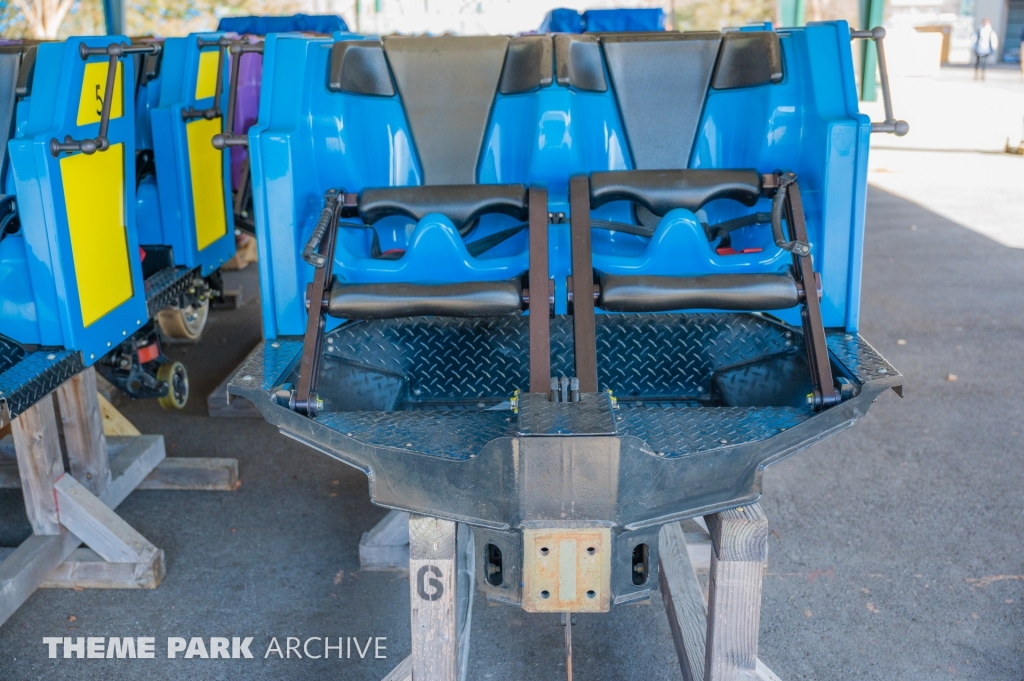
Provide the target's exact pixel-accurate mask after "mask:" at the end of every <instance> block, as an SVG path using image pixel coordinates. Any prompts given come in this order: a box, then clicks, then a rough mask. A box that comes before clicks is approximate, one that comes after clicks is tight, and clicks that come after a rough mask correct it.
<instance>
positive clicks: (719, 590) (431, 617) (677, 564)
mask: <svg viewBox="0 0 1024 681" xmlns="http://www.w3.org/2000/svg"><path fill="white" fill-rule="evenodd" d="M458 529H459V532H457V530H456V524H455V523H453V522H449V521H443V520H438V519H436V518H427V517H423V516H415V515H413V516H410V515H409V514H408V513H405V512H402V511H390V512H389V513H388V514H387V515H386V516H385V517H384V518H383V519H382V520H381V521H380V522H379V523H377V525H376V526H375V527H374V528H373V529H371V530H370V531H369V532H365V533H364V534H363V539H362V541H361V542H360V544H359V555H360V564H361V566H362V569H363V570H388V569H396V562H397V557H398V556H399V555H402V554H403V552H406V554H405V555H408V566H409V587H410V615H411V621H412V655H410V656H409V657H408V658H406V659H405V660H403V661H402V662H401V664H399V665H398V666H397V667H395V668H394V669H393V670H392V671H391V673H390V674H388V675H387V676H386V677H385V678H384V680H383V681H412V679H414V678H415V681H424V680H429V681H456V680H457V679H464V678H465V670H466V661H467V658H468V652H469V630H470V625H471V620H472V605H471V604H472V596H473V588H474V585H473V583H472V582H473V580H472V576H473V567H472V565H473V564H472V560H473V551H474V547H473V542H472V535H471V533H470V532H469V531H468V529H466V528H465V526H461V525H460V526H458ZM659 553H660V556H661V562H660V567H661V569H660V570H659V589H660V591H661V598H662V601H663V602H664V604H665V611H666V614H667V615H668V620H669V627H670V628H671V630H672V638H673V641H674V643H675V648H676V653H677V655H678V656H679V666H680V670H681V671H682V676H683V679H684V681H780V679H779V677H778V676H776V675H775V674H774V673H773V672H772V671H771V670H770V669H768V667H767V666H765V664H764V663H763V662H761V660H759V659H758V658H757V639H758V631H759V626H760V620H761V579H762V575H763V572H764V569H765V565H766V562H767V557H768V520H767V518H766V517H765V515H764V512H763V511H762V510H761V507H760V505H759V504H753V505H751V506H746V507H743V508H738V509H733V510H730V511H723V512H721V513H716V514H713V515H709V516H707V517H706V518H704V519H699V518H698V519H694V520H687V521H684V522H682V523H678V522H675V523H669V524H668V525H666V526H664V527H663V528H662V530H661V535H660V537H659ZM456 565H457V566H458V569H456ZM702 574H705V575H707V577H708V585H707V593H706V594H705V592H704V589H703V588H702V586H701V580H700V575H702ZM463 594H465V596H463ZM463 597H464V598H465V600H466V603H465V604H463V603H462V601H461V599H462V598H463ZM463 613H464V614H463ZM456 631H459V632H461V633H460V635H459V636H458V637H456V636H455V632H456Z"/></svg>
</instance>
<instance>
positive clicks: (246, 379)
mask: <svg viewBox="0 0 1024 681" xmlns="http://www.w3.org/2000/svg"><path fill="white" fill-rule="evenodd" d="M242 380H243V381H251V380H252V376H242Z"/></svg>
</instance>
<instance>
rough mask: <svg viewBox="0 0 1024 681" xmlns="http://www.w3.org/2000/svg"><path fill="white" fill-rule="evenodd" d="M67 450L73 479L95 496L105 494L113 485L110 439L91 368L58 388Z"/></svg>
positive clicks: (93, 371)
mask: <svg viewBox="0 0 1024 681" xmlns="http://www.w3.org/2000/svg"><path fill="white" fill-rule="evenodd" d="M57 401H58V402H59V403H60V419H61V421H62V422H63V423H64V446H65V449H66V450H67V453H68V464H69V466H70V468H71V475H73V476H75V478H76V479H77V480H78V481H79V482H80V483H82V485H84V486H85V488H86V489H87V490H89V491H90V492H92V493H93V494H103V491H104V490H105V489H107V485H109V484H110V461H109V459H108V457H107V438H106V436H105V435H104V434H103V416H102V412H101V411H100V403H99V395H98V394H97V393H96V370H95V369H93V368H91V367H90V368H88V369H86V370H85V371H83V372H82V373H80V374H77V375H76V376H72V377H71V378H70V379H68V380H67V381H66V382H65V383H64V384H63V385H61V386H60V387H59V388H57Z"/></svg>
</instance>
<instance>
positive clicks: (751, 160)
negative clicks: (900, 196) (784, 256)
mask: <svg viewBox="0 0 1024 681" xmlns="http://www.w3.org/2000/svg"><path fill="white" fill-rule="evenodd" d="M779 35H780V38H781V43H782V54H783V58H784V73H785V77H784V80H783V82H782V83H780V84H777V85H763V86H759V87H753V88H744V89H739V90H727V91H716V90H712V91H711V93H710V94H709V96H708V101H707V104H706V107H705V113H704V120H703V122H702V124H701V128H700V132H699V133H698V138H697V144H696V148H695V150H694V155H693V159H692V162H691V167H695V168H745V167H747V168H750V167H752V168H757V169H758V170H759V171H760V172H771V171H773V170H775V169H778V168H784V169H787V170H792V171H794V172H795V173H796V174H797V176H798V177H799V179H800V188H801V194H802V196H803V199H804V210H805V214H806V218H807V227H808V233H809V237H810V240H811V246H812V256H813V258H814V265H815V270H817V271H819V272H821V275H822V288H823V298H822V315H823V318H824V322H825V326H827V327H845V328H848V329H850V330H854V329H855V328H856V320H857V309H858V307H859V289H860V257H861V256H860V248H859V244H860V243H862V241H863V228H864V201H863V199H864V197H863V187H864V185H865V182H866V162H867V154H866V152H867V145H868V135H869V134H870V125H866V120H865V119H864V117H863V116H861V115H860V114H859V113H857V108H856V91H855V89H854V85H853V80H852V79H853V68H852V58H851V55H850V48H849V28H848V26H847V25H846V23H845V22H835V23H825V24H817V25H811V26H808V27H806V28H804V29H790V30H785V31H780V32H779ZM851 97H852V98H853V99H852V101H851ZM768 205H769V204H768V202H767V201H763V202H762V204H761V205H759V206H758V207H757V210H761V211H763V210H767V209H768ZM739 210H740V209H739V208H738V207H737V206H736V204H731V205H728V202H715V203H713V204H709V205H708V206H707V207H706V209H705V211H704V212H705V216H704V217H706V218H707V221H708V222H712V223H714V222H720V221H722V220H725V219H728V218H731V217H735V215H737V214H738V211H739ZM734 244H736V247H737V248H740V247H757V248H763V249H764V251H763V254H769V253H771V252H772V251H777V249H776V248H775V247H774V245H773V244H772V243H771V240H770V236H769V234H768V233H767V231H766V228H765V227H750V228H746V229H744V230H741V232H739V233H737V236H736V237H735V238H734ZM853 247H855V248H853ZM775 255H777V253H775ZM740 257H741V256H729V258H728V261H729V262H736V263H737V264H739V261H738V260H734V258H740ZM765 260H766V261H767V260H771V261H772V262H777V258H765ZM758 271H760V270H758ZM780 316H782V317H783V318H785V319H786V320H787V321H789V322H791V323H794V324H798V323H799V311H798V310H797V309H793V310H790V311H788V312H784V313H780Z"/></svg>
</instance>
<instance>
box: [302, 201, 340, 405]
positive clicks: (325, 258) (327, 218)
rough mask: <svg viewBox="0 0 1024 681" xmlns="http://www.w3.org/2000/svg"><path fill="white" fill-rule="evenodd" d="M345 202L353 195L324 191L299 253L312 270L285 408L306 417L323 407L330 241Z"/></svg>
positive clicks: (335, 233)
mask: <svg viewBox="0 0 1024 681" xmlns="http://www.w3.org/2000/svg"><path fill="white" fill-rule="evenodd" d="M349 201H351V205H352V206H354V205H355V194H346V193H344V192H343V191H338V190H336V189H329V190H327V193H326V194H324V208H323V210H322V211H321V212H320V219H319V220H317V223H316V227H315V228H314V229H313V234H312V236H311V237H310V239H309V242H308V243H307V244H306V248H305V249H304V250H303V258H304V259H305V260H306V262H308V263H310V264H311V265H313V267H314V268H315V269H314V271H313V282H312V283H311V284H310V285H309V286H308V287H307V288H306V310H307V313H308V317H307V319H306V333H305V336H304V337H303V340H302V360H301V363H300V364H299V386H298V388H297V389H296V390H295V391H293V392H292V394H291V399H290V404H289V406H290V407H291V408H292V409H293V410H295V411H297V412H299V413H303V414H306V415H307V416H309V417H310V418H316V416H317V414H319V413H320V409H321V408H323V402H322V401H321V400H320V398H319V397H318V396H317V394H316V388H317V381H318V380H319V376H320V355H321V353H322V352H323V342H324V327H325V325H326V312H327V305H328V303H329V300H328V296H329V295H330V288H331V279H332V272H333V270H334V242H335V238H336V236H337V233H338V220H340V219H341V217H342V214H343V211H344V209H345V208H346V205H347V203H348V202H349ZM307 254H309V256H308V257H307ZM314 255H315V257H314Z"/></svg>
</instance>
